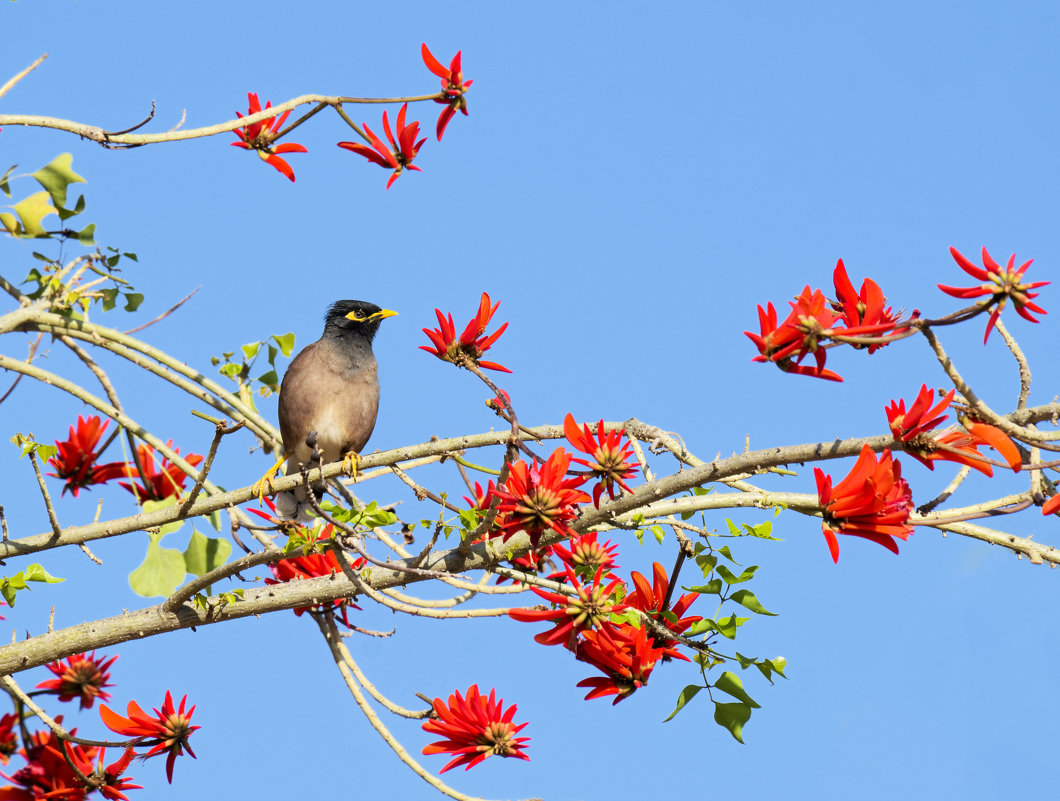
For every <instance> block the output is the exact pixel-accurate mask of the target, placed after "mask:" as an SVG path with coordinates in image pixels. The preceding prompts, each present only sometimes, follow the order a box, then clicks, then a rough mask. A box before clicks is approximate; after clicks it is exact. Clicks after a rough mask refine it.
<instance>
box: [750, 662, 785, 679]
mask: <svg viewBox="0 0 1060 801" xmlns="http://www.w3.org/2000/svg"><path fill="white" fill-rule="evenodd" d="M787 666H788V660H787V659H785V658H784V657H782V656H775V657H773V658H772V659H759V660H758V661H757V662H755V667H756V668H758V670H759V671H761V673H762V675H763V676H765V677H766V680H767V681H768V682H769V683H770V684H772V683H773V674H774V673H776V674H777V675H779V676H781V677H782V678H785V679H786V678H787V676H785V675H784V668H786V667H787Z"/></svg>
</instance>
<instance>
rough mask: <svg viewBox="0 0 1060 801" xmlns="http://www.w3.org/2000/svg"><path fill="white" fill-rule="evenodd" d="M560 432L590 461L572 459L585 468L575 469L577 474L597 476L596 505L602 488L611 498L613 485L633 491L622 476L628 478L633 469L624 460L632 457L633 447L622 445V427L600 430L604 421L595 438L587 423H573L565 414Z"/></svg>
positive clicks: (613, 494)
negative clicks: (579, 424)
mask: <svg viewBox="0 0 1060 801" xmlns="http://www.w3.org/2000/svg"><path fill="white" fill-rule="evenodd" d="M563 433H564V434H565V435H566V436H567V441H568V442H569V443H570V444H571V445H573V446H574V447H575V448H577V449H578V450H579V451H581V452H582V453H587V454H589V456H591V457H592V459H593V461H591V462H590V461H588V460H586V459H574V460H573V461H575V462H577V463H578V464H580V465H585V466H586V467H588V468H589V470H588V472H584V471H583V472H577V475H580V476H585V477H586V478H597V479H599V481H598V482H597V484H596V485H595V486H594V487H593V503H594V504H596V507H597V508H600V495H601V494H602V493H603V491H604V490H605V489H606V490H607V494H608V496H609V497H610V498H611V500H614V499H615V485H616V484H617V485H618V486H620V487H621V488H622V489H624V490H625V491H626V492H633V490H631V489H630V488H629V486H628V485H627V484H626V482H625V481H623V480H622V479H624V478H632V477H633V476H634V475H635V474H636V472H637V466H636V465H635V464H631V463H630V462H628V461H627V459H630V458H631V457H632V456H633V449H632V448H631V447H630V446H629V444H628V442H627V444H626V445H622V437H624V436H625V435H626V432H625V429H621V428H620V429H617V430H615V431H610V432H606V433H605V432H604V421H603V420H601V421H600V424H599V425H598V426H597V427H596V437H595V438H594V437H593V434H592V433H591V432H590V431H589V426H588V425H584V426H582V427H581V428H579V427H578V424H577V423H576V422H574V417H573V415H570V414H568V415H567V416H566V418H564V420H563Z"/></svg>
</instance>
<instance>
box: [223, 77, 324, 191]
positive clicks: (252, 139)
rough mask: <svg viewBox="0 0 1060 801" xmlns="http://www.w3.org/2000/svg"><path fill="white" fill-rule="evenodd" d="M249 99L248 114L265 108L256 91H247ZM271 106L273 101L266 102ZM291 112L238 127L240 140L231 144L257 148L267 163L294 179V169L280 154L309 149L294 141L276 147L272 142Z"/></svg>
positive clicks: (238, 115)
mask: <svg viewBox="0 0 1060 801" xmlns="http://www.w3.org/2000/svg"><path fill="white" fill-rule="evenodd" d="M247 99H248V100H249V103H250V105H249V109H248V111H247V114H248V115H250V114H257V113H258V112H259V111H262V110H263V109H262V108H261V102H260V101H259V100H258V95H257V93H256V92H247ZM271 107H272V101H268V102H266V103H265V108H271ZM290 113H291V112H290V110H287V111H285V112H284V113H283V114H281V115H280V116H279V117H278V118H277V117H266V118H265V119H264V120H262V121H261V122H255V123H251V124H250V125H247V126H244V127H243V128H236V129H235V130H234V131H232V133H234V134H235V135H236V136H237V137H238V138H239V141H238V142H231V143H230V144H231V145H232V146H233V147H241V148H243V149H244V150H256V151H257V152H258V155H259V156H261V158H262V160H263V161H264V162H265V163H266V164H271V165H272V166H273V167H275V168H276V169H277V170H279V171H280V172H282V173H283V174H284V175H286V176H287V177H288V178H290V179H291V180H292V181H293V180H294V170H292V169H291V165H290V164H288V163H287V162H286V161H284V160H283V159H281V158H280V156H279V154H280V153H308V152H309V151H308V150H306V149H305V147H304V146H303V145H299V144H295V143H294V142H285V143H283V144H282V145H276V146H275V147H273V144H272V143H273V141H274V140H275V139H276V134H278V133H279V132H280V129H281V128H283V124H284V122H285V121H286V120H287V116H288V115H289V114H290ZM236 116H237V117H239V118H240V119H242V117H243V115H242V114H240V113H239V112H238V111H237V112H236Z"/></svg>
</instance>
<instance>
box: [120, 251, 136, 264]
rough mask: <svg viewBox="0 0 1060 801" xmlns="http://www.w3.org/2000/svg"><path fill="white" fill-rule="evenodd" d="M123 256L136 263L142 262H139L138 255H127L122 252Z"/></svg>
mask: <svg viewBox="0 0 1060 801" xmlns="http://www.w3.org/2000/svg"><path fill="white" fill-rule="evenodd" d="M121 255H123V256H124V257H125V258H127V259H132V260H133V261H135V262H138V261H140V260H139V259H138V258H136V254H135V253H125V252H122V254H121Z"/></svg>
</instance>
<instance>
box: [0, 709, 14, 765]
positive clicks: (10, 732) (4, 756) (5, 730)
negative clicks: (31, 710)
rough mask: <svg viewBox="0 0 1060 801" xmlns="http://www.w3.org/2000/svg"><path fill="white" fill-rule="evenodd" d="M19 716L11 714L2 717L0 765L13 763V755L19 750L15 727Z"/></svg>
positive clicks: (0, 719)
mask: <svg viewBox="0 0 1060 801" xmlns="http://www.w3.org/2000/svg"><path fill="white" fill-rule="evenodd" d="M17 723H18V716H17V715H14V714H12V713H10V712H8V713H7V714H5V715H4V716H3V717H0V764H4V765H6V764H7V763H8V762H10V761H11V755H12V754H13V753H15V751H17V750H18V738H17V737H16V736H15V725H16V724H17Z"/></svg>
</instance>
